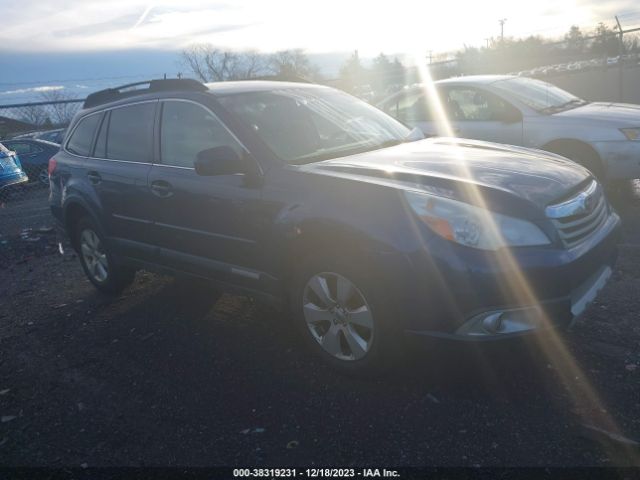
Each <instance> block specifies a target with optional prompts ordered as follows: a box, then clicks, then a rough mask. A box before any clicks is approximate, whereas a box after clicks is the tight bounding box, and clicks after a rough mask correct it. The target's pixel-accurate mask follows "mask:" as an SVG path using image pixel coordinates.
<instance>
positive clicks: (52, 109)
mask: <svg viewBox="0 0 640 480" xmlns="http://www.w3.org/2000/svg"><path fill="white" fill-rule="evenodd" d="M80 102H81V101H77V100H64V101H58V102H35V103H31V104H14V105H4V106H0V143H2V142H5V143H8V145H7V146H8V149H9V150H13V151H16V153H17V156H15V157H14V156H6V154H5V155H2V154H0V155H2V156H3V157H4V158H0V274H8V275H11V274H12V270H13V268H14V267H15V266H16V265H19V264H21V263H25V262H28V261H29V260H30V259H32V258H36V257H41V256H43V255H50V254H54V253H56V252H57V251H58V245H57V238H56V235H55V232H54V229H53V228H52V217H51V214H50V212H49V204H48V197H49V189H48V187H47V185H46V184H45V183H44V182H43V179H42V178H39V177H40V176H39V175H38V174H37V173H34V172H35V170H33V169H30V168H28V167H27V164H28V162H29V160H31V159H32V158H33V157H35V156H40V157H42V155H45V156H48V155H49V153H47V151H39V150H38V148H37V144H35V145H36V146H35V147H34V146H33V145H34V144H30V143H29V142H28V140H30V139H42V140H47V141H51V140H52V139H54V138H55V135H51V134H52V133H53V132H54V131H56V130H60V129H63V128H65V127H66V125H67V124H68V122H69V120H70V119H71V118H72V117H73V115H74V114H75V113H76V111H77V110H78V108H79V107H80V105H81V103H80ZM7 141H8V142H7ZM20 141H22V143H20ZM16 142H18V143H16ZM30 145H31V146H30ZM18 147H20V148H18ZM29 148H32V150H29ZM53 151H55V150H53ZM16 157H17V159H18V163H19V164H20V167H21V169H22V170H23V171H25V173H28V175H29V179H28V181H27V182H22V183H18V184H8V185H6V183H7V182H10V181H11V179H12V178H15V177H12V174H13V173H14V171H13V170H14V164H15V162H16V160H15V158H16ZM38 161H39V162H40V163H41V164H42V165H46V162H47V161H48V158H44V157H43V158H38ZM40 170H42V168H41V169H40ZM44 180H45V181H46V178H45V179H44ZM3 185H4V186H3Z"/></svg>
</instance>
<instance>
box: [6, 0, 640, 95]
mask: <svg viewBox="0 0 640 480" xmlns="http://www.w3.org/2000/svg"><path fill="white" fill-rule="evenodd" d="M635 4H636V0H608V1H604V2H603V1H597V0H595V1H594V0H536V1H526V2H525V1H516V0H510V1H504V0H475V1H442V2H433V1H428V0H393V1H391V0H385V1H374V0H369V1H362V0H350V1H349V0H297V1H295V0H233V1H232V0H227V1H224V0H220V1H209V2H203V1H196V0H180V1H177V0H168V1H155V2H149V1H141V0H126V1H125V0H112V1H107V0H51V1H43V0H38V1H36V0H19V1H18V0H0V18H2V20H3V21H2V27H0V58H4V61H3V63H4V65H11V66H12V68H11V69H8V70H7V69H6V68H4V67H3V68H2V70H1V73H0V104H2V103H6V100H7V99H8V98H9V97H11V98H13V99H18V98H21V97H24V96H25V95H27V94H29V93H33V89H35V88H41V89H42V88H46V87H61V86H62V87H65V88H70V87H71V86H72V85H75V86H74V87H73V88H77V89H82V88H83V87H86V88H92V89H95V88H94V87H95V85H94V84H95V80H93V79H94V78H98V77H100V78H103V77H109V78H113V79H114V80H115V78H114V77H117V78H125V77H127V78H134V77H136V76H137V75H142V76H145V75H146V76H148V75H150V74H154V75H155V74H160V73H162V72H164V73H168V74H170V75H173V74H175V72H177V71H179V70H180V65H179V63H178V52H179V51H180V50H181V49H183V48H185V47H187V46H189V45H191V44H195V43H211V44H214V45H216V46H220V47H224V48H230V49H256V50H259V51H262V52H265V53H269V52H273V51H276V50H281V49H289V48H302V49H304V50H306V52H307V53H308V54H309V55H310V57H311V58H312V60H313V61H315V63H317V64H318V66H319V67H320V68H321V69H324V70H325V71H327V73H329V74H331V73H334V72H335V71H337V66H338V65H339V61H341V60H343V59H344V57H345V55H347V54H348V53H349V52H352V51H353V50H356V49H357V50H358V51H359V53H360V55H361V57H364V58H367V57H373V56H375V55H377V54H378V53H380V52H385V53H387V54H392V55H393V54H398V53H408V54H410V55H415V56H421V57H422V58H424V57H425V56H426V55H427V54H428V53H429V52H430V51H432V52H433V53H434V54H436V55H437V54H438V53H441V52H446V51H451V50H455V49H459V48H462V47H463V46H464V45H469V46H480V45H483V44H484V43H485V41H486V39H487V38H490V37H498V36H499V34H500V25H499V23H498V20H499V19H502V18H505V19H506V22H505V24H504V30H505V35H506V36H513V37H524V36H528V35H542V36H546V37H559V36H561V35H562V34H563V33H564V32H566V31H567V30H568V29H569V27H570V26H571V25H574V24H577V25H580V26H584V27H585V28H592V27H594V26H595V25H596V24H597V23H598V22H599V21H606V22H607V23H609V24H612V23H613V22H614V18H613V17H614V15H616V14H619V15H621V20H622V21H623V23H625V21H628V22H634V23H635V24H636V25H637V24H638V23H640V7H638V6H635ZM5 62H6V63H5ZM53 80H65V81H66V82H67V83H60V82H55V81H53ZM72 80H79V81H78V82H76V83H75V84H72V83H70V82H71V81H72ZM80 80H82V81H80ZM91 82H93V83H91ZM27 84H29V85H27ZM29 89H32V90H31V91H28V90H29ZM7 92H13V93H7ZM16 92H17V93H16Z"/></svg>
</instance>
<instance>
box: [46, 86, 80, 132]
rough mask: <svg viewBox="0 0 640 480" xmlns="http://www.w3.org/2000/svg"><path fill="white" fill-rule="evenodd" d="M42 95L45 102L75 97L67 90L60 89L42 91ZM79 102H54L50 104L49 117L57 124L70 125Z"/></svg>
mask: <svg viewBox="0 0 640 480" xmlns="http://www.w3.org/2000/svg"><path fill="white" fill-rule="evenodd" d="M40 97H41V98H42V100H43V101H45V102H58V101H63V100H71V99H72V98H73V97H72V95H70V94H69V93H67V92H64V91H63V90H62V89H60V90H47V91H44V92H41V93H40ZM78 108H79V104H78V103H54V104H52V105H49V108H48V111H49V118H50V119H51V121H52V122H53V123H54V124H56V125H68V124H69V123H70V122H71V119H72V118H73V116H74V115H75V114H76V112H77V111H78Z"/></svg>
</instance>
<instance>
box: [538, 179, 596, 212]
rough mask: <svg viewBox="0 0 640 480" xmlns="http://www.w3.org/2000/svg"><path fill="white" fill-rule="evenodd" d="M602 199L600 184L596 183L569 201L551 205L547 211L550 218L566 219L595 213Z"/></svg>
mask: <svg viewBox="0 0 640 480" xmlns="http://www.w3.org/2000/svg"><path fill="white" fill-rule="evenodd" d="M599 198H600V190H599V188H598V184H597V183H596V182H595V181H594V182H592V183H591V184H590V185H589V186H588V187H587V188H586V189H585V190H583V191H582V192H580V193H579V194H578V195H576V196H575V197H573V198H570V199H569V200H567V201H565V202H562V203H558V204H556V205H550V206H548V207H547V208H546V209H545V213H546V214H547V217H549V218H564V217H571V216H572V215H585V214H589V213H591V212H593V210H594V209H595V208H596V205H597V204H598V200H599Z"/></svg>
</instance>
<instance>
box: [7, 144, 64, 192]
mask: <svg viewBox="0 0 640 480" xmlns="http://www.w3.org/2000/svg"><path fill="white" fill-rule="evenodd" d="M3 143H4V145H5V146H6V147H7V148H8V149H9V150H13V151H14V152H16V153H17V154H18V155H19V156H20V161H21V162H22V167H23V168H24V170H25V172H27V174H28V175H29V177H30V178H31V179H32V180H35V181H38V182H40V183H41V184H42V185H46V186H49V173H48V171H47V169H48V166H49V159H50V158H51V157H53V156H54V155H55V154H56V153H57V152H58V150H60V145H58V144H56V143H52V142H46V141H44V140H33V139H30V138H23V139H13V140H3Z"/></svg>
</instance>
